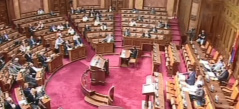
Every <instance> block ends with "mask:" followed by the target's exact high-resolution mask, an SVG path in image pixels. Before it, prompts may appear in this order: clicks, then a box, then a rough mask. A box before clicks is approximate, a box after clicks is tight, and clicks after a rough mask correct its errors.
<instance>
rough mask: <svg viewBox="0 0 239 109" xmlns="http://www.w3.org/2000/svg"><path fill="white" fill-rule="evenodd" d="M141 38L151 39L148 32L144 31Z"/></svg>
mask: <svg viewBox="0 0 239 109" xmlns="http://www.w3.org/2000/svg"><path fill="white" fill-rule="evenodd" d="M142 37H146V38H151V34H150V32H149V31H148V32H147V31H145V32H144V33H143V34H142Z"/></svg>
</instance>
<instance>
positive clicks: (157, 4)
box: [144, 0, 167, 7]
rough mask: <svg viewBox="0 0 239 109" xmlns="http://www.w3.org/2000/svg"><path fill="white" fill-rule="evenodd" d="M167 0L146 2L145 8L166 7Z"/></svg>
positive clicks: (149, 0)
mask: <svg viewBox="0 0 239 109" xmlns="http://www.w3.org/2000/svg"><path fill="white" fill-rule="evenodd" d="M166 5H167V0H144V6H149V7H166Z"/></svg>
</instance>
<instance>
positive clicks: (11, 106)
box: [4, 97, 19, 109]
mask: <svg viewBox="0 0 239 109" xmlns="http://www.w3.org/2000/svg"><path fill="white" fill-rule="evenodd" d="M4 108H5V109H19V106H18V108H17V105H16V104H15V103H14V102H13V100H12V98H10V97H7V98H6V99H4Z"/></svg>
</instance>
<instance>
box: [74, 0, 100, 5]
mask: <svg viewBox="0 0 239 109" xmlns="http://www.w3.org/2000/svg"><path fill="white" fill-rule="evenodd" d="M77 2H78V6H83V5H101V0H78V1H77Z"/></svg>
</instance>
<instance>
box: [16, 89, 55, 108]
mask: <svg viewBox="0 0 239 109" xmlns="http://www.w3.org/2000/svg"><path fill="white" fill-rule="evenodd" d="M14 93H15V96H16V100H17V102H18V104H19V106H20V107H21V109H32V107H31V105H30V104H29V103H27V100H26V97H25V95H24V93H23V90H22V89H21V88H20V87H18V88H15V89H14ZM40 100H41V101H42V102H43V105H44V106H46V108H47V109H51V106H50V102H51V99H50V98H48V97H47V96H46V95H44V96H43V98H42V99H40Z"/></svg>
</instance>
